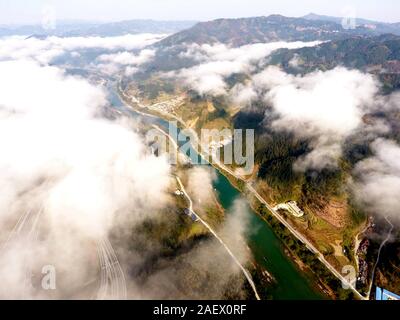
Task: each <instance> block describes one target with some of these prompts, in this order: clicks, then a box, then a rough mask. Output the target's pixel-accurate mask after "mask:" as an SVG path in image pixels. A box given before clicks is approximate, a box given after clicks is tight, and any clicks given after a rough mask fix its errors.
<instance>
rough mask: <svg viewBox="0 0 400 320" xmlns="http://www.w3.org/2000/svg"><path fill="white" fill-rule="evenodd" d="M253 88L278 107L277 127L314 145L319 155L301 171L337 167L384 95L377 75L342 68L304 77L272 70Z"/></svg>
mask: <svg viewBox="0 0 400 320" xmlns="http://www.w3.org/2000/svg"><path fill="white" fill-rule="evenodd" d="M249 86H251V87H252V88H253V89H254V90H255V91H257V92H258V93H259V94H262V95H263V97H264V100H265V102H266V103H267V104H268V105H270V106H271V107H272V110H273V112H274V114H276V116H277V118H276V119H275V120H274V121H273V122H272V127H273V128H275V129H276V130H285V131H288V132H293V133H295V135H296V136H297V137H300V138H305V139H310V140H311V143H310V146H311V148H312V149H313V150H312V152H310V153H309V154H307V155H306V156H305V157H304V158H302V159H300V160H299V161H298V162H297V163H296V165H295V168H296V169H298V170H306V169H307V168H313V169H322V168H325V167H336V165H337V159H338V158H339V157H340V156H341V154H342V150H341V149H342V144H343V142H344V141H345V139H346V138H347V137H348V136H350V135H351V134H353V133H355V132H356V130H358V129H359V128H360V127H362V126H363V116H364V115H365V114H367V113H369V112H370V111H371V110H373V108H374V107H375V105H374V99H375V97H376V95H377V93H378V90H379V83H378V82H377V80H375V78H374V77H373V76H371V75H369V74H363V73H361V72H359V71H356V70H347V69H345V68H340V67H339V68H335V69H333V70H331V71H326V72H322V71H318V72H313V73H310V74H307V75H304V76H293V75H290V74H287V73H285V72H283V71H282V70H280V69H279V68H277V67H268V68H266V69H265V70H264V71H263V72H261V73H259V74H257V75H255V76H254V77H253V79H252V83H251V84H250V85H249ZM267 112H269V111H267Z"/></svg>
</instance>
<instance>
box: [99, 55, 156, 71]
mask: <svg viewBox="0 0 400 320" xmlns="http://www.w3.org/2000/svg"><path fill="white" fill-rule="evenodd" d="M155 54H156V50H150V49H144V50H142V51H140V53H139V54H133V53H131V52H127V51H124V52H118V53H113V54H103V55H101V56H99V57H98V58H97V60H98V61H101V62H105V63H104V64H100V67H101V69H102V70H103V72H104V71H105V72H106V74H114V73H116V72H117V71H118V70H120V69H121V68H125V75H126V76H131V75H133V74H134V73H136V72H137V71H138V70H139V68H138V67H139V66H141V65H143V64H145V63H148V62H149V61H151V60H152V59H153V58H154V56H155Z"/></svg>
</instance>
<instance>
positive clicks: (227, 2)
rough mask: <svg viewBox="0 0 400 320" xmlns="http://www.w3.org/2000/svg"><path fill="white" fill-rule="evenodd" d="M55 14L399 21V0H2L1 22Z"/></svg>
mask: <svg viewBox="0 0 400 320" xmlns="http://www.w3.org/2000/svg"><path fill="white" fill-rule="evenodd" d="M49 11H50V12H53V13H54V14H55V15H56V17H57V19H58V20H90V21H104V22H105V21H120V20H129V19H154V20H198V21H206V20H212V19H217V18H238V17H250V16H262V15H270V14H275V13H277V14H282V15H286V16H293V17H296V16H302V15H305V14H307V13H310V12H315V13H318V14H325V15H333V16H347V15H348V14H349V12H350V13H351V15H353V14H352V12H355V16H356V17H359V18H367V19H373V20H377V21H385V22H399V21H400V1H398V0H351V1H348V0H336V1H331V0H300V1H295V0H68V1H65V0H29V1H26V0H0V25H2V24H27V23H40V22H41V21H42V19H43V13H44V12H49Z"/></svg>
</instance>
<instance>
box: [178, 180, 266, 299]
mask: <svg viewBox="0 0 400 320" xmlns="http://www.w3.org/2000/svg"><path fill="white" fill-rule="evenodd" d="M176 181H177V182H178V184H179V186H180V188H181V190H182V192H183V194H184V195H185V197H186V199H187V200H188V201H189V209H190V211H191V212H192V213H193V214H194V215H195V216H196V218H197V219H198V221H199V222H200V223H202V224H203V225H204V226H205V227H206V228H207V230H208V231H209V232H210V233H211V234H212V235H213V236H214V237H215V238H216V239H217V240H218V241H219V242H220V243H221V245H222V246H223V247H224V248H225V250H226V252H228V254H229V255H230V256H231V258H232V260H233V261H234V262H235V263H236V265H237V266H238V267H239V268H240V270H241V271H242V272H243V274H244V276H245V277H246V279H247V281H248V282H249V284H250V286H251V288H252V289H253V292H254V295H255V297H256V299H257V300H261V299H260V296H259V295H258V292H257V288H256V286H255V284H254V281H253V279H252V278H251V275H250V274H249V272H248V271H247V270H246V269H245V268H244V267H243V266H242V264H241V263H240V261H239V260H238V259H237V258H236V256H235V255H234V254H233V252H232V251H231V250H230V249H229V247H228V246H227V245H226V244H225V242H224V241H223V240H222V239H221V238H220V237H219V236H218V234H217V233H216V232H215V231H214V230H213V229H212V228H211V227H210V225H209V224H208V223H207V222H205V221H204V220H203V219H202V218H201V217H200V216H199V215H198V214H197V213H196V212H195V211H194V210H193V201H192V199H191V198H190V196H189V195H188V194H187V192H186V190H185V187H184V186H183V183H182V181H181V179H180V178H179V177H178V176H176Z"/></svg>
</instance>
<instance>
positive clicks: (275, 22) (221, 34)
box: [159, 15, 379, 47]
mask: <svg viewBox="0 0 400 320" xmlns="http://www.w3.org/2000/svg"><path fill="white" fill-rule="evenodd" d="M376 34H379V32H376V31H375V30H373V29H370V28H368V27H365V26H359V27H357V28H356V29H354V30H345V29H343V27H342V25H341V24H339V23H337V22H334V21H323V20H315V21H314V20H310V19H303V18H289V17H284V16H281V15H271V16H268V17H255V18H242V19H218V20H214V21H210V22H200V23H198V24H196V25H195V26H193V27H192V28H190V29H188V30H184V31H181V32H178V33H177V34H174V35H172V36H170V37H168V38H166V39H164V40H162V41H160V43H159V45H160V46H167V47H168V46H173V45H178V44H182V43H198V44H202V43H215V42H221V43H225V44H229V45H233V46H241V45H245V44H250V43H257V42H270V41H278V40H284V41H313V40H335V39H343V38H346V37H350V36H354V35H367V36H368V35H376Z"/></svg>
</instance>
